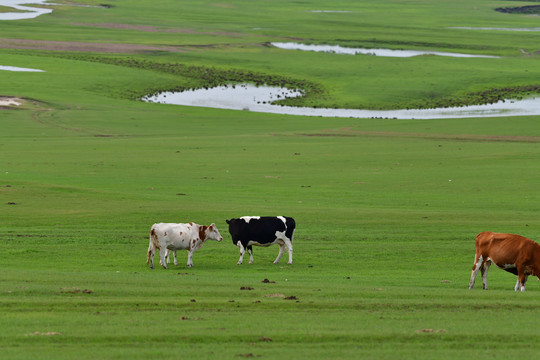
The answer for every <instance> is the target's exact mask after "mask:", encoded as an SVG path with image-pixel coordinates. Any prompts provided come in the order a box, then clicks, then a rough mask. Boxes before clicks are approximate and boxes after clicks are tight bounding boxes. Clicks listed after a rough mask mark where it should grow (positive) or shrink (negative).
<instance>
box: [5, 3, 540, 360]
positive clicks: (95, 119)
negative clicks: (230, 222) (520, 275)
mask: <svg viewBox="0 0 540 360" xmlns="http://www.w3.org/2000/svg"><path fill="white" fill-rule="evenodd" d="M59 2H61V3H64V4H65V5H58V6H55V7H54V9H55V10H54V12H53V13H52V14H51V15H43V16H40V17H38V18H36V19H31V20H20V21H0V34H1V35H0V65H6V66H7V65H9V66H19V67H27V68H35V69H42V70H45V71H46V72H43V73H24V72H9V71H0V96H7V97H18V98H23V99H24V104H22V105H21V106H19V107H13V106H12V107H4V108H0V129H1V130H0V209H1V210H0V215H1V216H0V254H1V255H0V265H1V267H2V272H1V274H0V329H1V330H0V347H1V349H2V350H1V351H2V355H1V357H2V358H3V359H4V358H5V359H29V358H35V359H73V358H77V359H148V358H158V357H160V358H165V359H176V358H189V357H191V358H197V359H204V358H208V359H229V358H230V359H236V358H244V357H255V358H263V359H273V358H291V359H305V358H307V357H311V358H314V359H315V358H317V359H318V358H351V359H352V358H373V359H396V358H398V359H402V358H403V359H405V358H406V359H409V358H411V359H412V358H414V359H434V358H437V359H446V358H447V359H455V358H458V357H460V358H464V359H468V358H473V357H474V358H478V357H494V358H509V357H510V358H518V357H520V358H533V357H535V356H537V354H538V353H539V351H540V348H539V346H538V345H537V344H538V342H539V340H540V331H539V330H538V326H537V321H536V316H535V314H536V313H535V310H534V309H535V308H536V306H538V305H540V283H538V282H537V281H536V279H533V278H531V279H530V280H529V282H528V284H527V292H525V293H516V292H514V291H513V286H514V284H515V277H514V276H513V275H511V274H509V273H506V272H504V271H501V270H499V269H496V268H495V267H493V269H492V270H491V272H490V275H489V277H488V282H489V285H490V290H489V291H482V290H481V285H480V286H479V281H480V280H477V285H476V288H475V289H474V290H472V291H470V290H468V289H467V285H468V281H469V277H470V272H471V267H472V262H473V260H474V259H473V257H474V237H475V235H476V234H477V233H478V232H480V231H485V230H492V231H500V232H510V233H517V234H521V235H524V236H526V237H529V238H531V239H533V240H540V232H539V231H538V229H539V226H540V219H539V216H538V214H539V211H540V206H539V204H540V191H539V187H538V184H539V183H540V172H539V171H540V170H539V167H538V162H539V159H540V148H539V142H540V127H539V125H538V124H539V120H540V119H539V118H538V117H526V116H522V117H506V118H505V117H502V118H471V119H445V120H392V119H385V120H383V119H343V118H342V119H338V118H319V117H313V118H310V117H300V116H286V115H272V114H262V113H251V112H247V111H227V110H219V109H205V108H191V107H181V106H174V105H162V104H150V103H143V102H141V101H137V100H135V99H136V97H137V96H142V95H143V94H145V93H147V92H151V91H156V90H159V89H174V88H189V87H193V86H204V85H208V84H209V83H212V82H215V81H227V80H230V79H240V78H247V79H250V78H257V79H265V80H268V81H272V80H270V79H274V80H275V79H279V80H280V81H281V80H283V81H286V82H287V83H294V84H304V85H305V86H306V87H310V89H314V90H313V91H312V92H311V93H309V94H308V96H307V97H306V98H305V99H302V101H301V102H300V104H302V105H317V106H339V107H351V108H375V109H377V108H380V109H392V108H393V109H397V108H403V107H412V106H415V105H417V106H433V105H434V104H438V103H443V104H444V103H449V102H460V101H463V102H464V103H465V102H467V101H469V100H471V99H472V98H475V95H471V94H473V93H477V92H484V91H486V92H488V93H494V94H500V93H502V92H503V90H502V89H505V88H511V89H514V90H511V92H512V91H513V92H515V93H520V90H519V89H522V88H520V87H526V86H535V85H539V78H540V67H538V65H537V63H538V55H536V53H535V52H536V51H537V50H538V48H537V46H538V45H537V43H538V41H537V40H538V39H537V38H538V33H537V32H532V31H531V32H518V31H504V30H490V31H487V30H463V29H455V27H497V28H538V27H540V19H539V18H538V17H534V16H527V15H519V14H503V13H500V12H496V11H494V10H493V9H494V8H496V7H504V6H508V7H516V6H520V5H523V6H525V5H528V4H529V5H530V4H534V3H533V2H516V1H487V0H472V1H471V0H467V1H466V0H458V1H452V2H450V1H428V0H418V1H414V2H403V1H392V0H384V1H377V2H370V1H344V0H342V1H331V2H330V1H312V0H307V1H297V2H290V1H272V2H264V1H251V2H248V1H240V0H233V1H227V2H211V1H209V2H201V1H191V0H183V1H172V0H164V1H159V2H148V1H141V0H111V1H109V2H108V4H109V5H111V7H76V6H71V5H70V4H69V3H68V2H63V1H59ZM80 3H84V4H92V5H96V4H101V3H102V2H98V1H91V0H84V1H81V2H80ZM4 10H6V8H2V7H0V11H4ZM313 10H328V11H330V10H334V11H350V12H313ZM293 39H294V40H293ZM287 40H293V41H301V42H306V43H331V44H339V45H342V46H357V47H360V46H362V47H384V48H394V49H423V50H438V51H451V52H460V53H472V54H482V55H495V56H501V58H499V59H489V58H478V59H456V58H445V57H436V56H422V57H415V58H410V59H398V58H380V57H373V56H360V55H357V56H345V55H343V56H340V55H335V54H319V53H307V52H297V51H286V50H280V49H276V48H272V47H268V46H266V45H265V44H267V43H268V42H271V41H287ZM30 41H31V42H30ZM14 43H17V44H18V46H17V47H18V48H13V47H15V46H13V44H14ZM92 44H101V47H100V48H99V51H98V50H96V49H97V48H96V47H95V45H92ZM128 45H129V46H128ZM135 45H136V46H137V47H135ZM21 47H22V48H21ZM525 53H526V54H525ZM205 74H211V76H210V77H209V76H206V75H205ZM276 81H277V80H276ZM516 89H517V90H516ZM519 95H523V93H520V94H519ZM471 101H472V100H471ZM474 101H479V99H478V98H477V97H476V98H475V99H474ZM243 215H286V216H292V217H294V218H295V219H296V223H297V230H296V233H295V239H294V242H293V244H294V263H293V264H292V265H287V264H286V261H283V260H282V263H281V264H279V265H273V264H272V261H273V260H274V258H275V256H276V255H277V252H278V248H277V247H270V248H254V258H255V263H254V264H253V265H248V264H247V263H244V265H241V266H237V265H236V262H237V260H238V256H239V252H238V249H237V248H236V247H235V246H233V244H232V241H231V238H230V235H229V234H228V230H227V226H226V225H227V224H226V223H225V219H229V218H232V217H238V216H243ZM187 221H195V222H197V223H200V224H210V223H212V222H215V223H216V225H217V227H218V228H219V230H220V232H221V234H222V235H223V237H224V240H223V242H221V243H218V242H213V241H212V242H209V243H207V244H205V245H204V246H203V247H202V248H201V249H200V250H199V251H198V252H196V253H195V255H194V260H193V261H194V264H195V266H194V267H193V268H187V267H186V266H185V263H186V260H187V254H186V253H179V255H180V256H179V265H178V266H171V267H170V268H169V270H164V269H162V268H161V267H159V266H156V269H155V270H150V268H149V267H148V265H146V251H147V247H148V232H149V229H150V226H151V225H152V224H153V223H155V222H187ZM265 279H268V280H269V281H270V282H263V281H264V280H265ZM246 288H247V289H246Z"/></svg>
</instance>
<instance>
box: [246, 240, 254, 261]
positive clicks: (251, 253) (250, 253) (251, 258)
mask: <svg viewBox="0 0 540 360" xmlns="http://www.w3.org/2000/svg"><path fill="white" fill-rule="evenodd" d="M247 251H248V254H249V264H250V265H251V264H253V248H252V247H251V245H249V246H248V247H247Z"/></svg>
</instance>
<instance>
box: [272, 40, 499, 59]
mask: <svg viewBox="0 0 540 360" xmlns="http://www.w3.org/2000/svg"><path fill="white" fill-rule="evenodd" d="M271 44H272V45H273V46H275V47H277V48H280V49H285V50H303V51H315V52H327V53H333V54H345V55H357V54H363V55H375V56H385V57H413V56H420V55H438V56H450V57H459V58H498V56H489V55H471V54H459V53H449V52H440V51H422V50H391V49H364V48H348V47H342V46H339V45H307V44H301V43H292V42H287V43H282V42H273V43H271Z"/></svg>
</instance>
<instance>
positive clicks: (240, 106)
mask: <svg viewBox="0 0 540 360" xmlns="http://www.w3.org/2000/svg"><path fill="white" fill-rule="evenodd" d="M285 96H287V97H294V96H302V92H301V91H297V90H289V89H284V88H278V87H272V86H259V87H257V86H255V85H251V84H242V85H236V86H234V87H233V86H231V85H229V86H220V87H216V88H212V89H208V90H205V89H198V90H190V91H184V92H164V93H161V94H158V95H154V96H147V97H145V98H143V101H146V102H154V103H163V104H172V105H185V106H203V107H210V108H219V109H232V110H249V111H255V112H265V113H274V114H286V115H303V116H321V117H348V118H393V119H445V118H446V119H452V118H469V117H498V116H520V115H540V97H539V98H530V99H524V100H506V101H499V102H498V103H495V104H488V105H473V106H463V107H455V108H438V109H417V110H414V109H412V110H405V109H403V110H364V109H328V108H307V107H293V106H280V105H273V104H271V102H272V101H275V100H279V99H283V98H284V97H285Z"/></svg>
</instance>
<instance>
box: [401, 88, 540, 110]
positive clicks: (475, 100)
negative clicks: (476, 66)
mask: <svg viewBox="0 0 540 360" xmlns="http://www.w3.org/2000/svg"><path fill="white" fill-rule="evenodd" d="M538 93H540V85H538V84H533V85H517V86H507V87H503V88H492V89H487V90H484V91H477V92H470V93H467V94H465V95H462V96H456V97H441V98H432V99H428V100H424V101H423V102H418V103H416V104H413V105H412V106H410V107H408V108H407V109H430V108H447V107H460V106H468V105H483V104H495V103H497V102H499V101H504V100H505V99H514V100H521V99H523V98H524V97H526V96H530V95H534V94H538Z"/></svg>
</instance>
